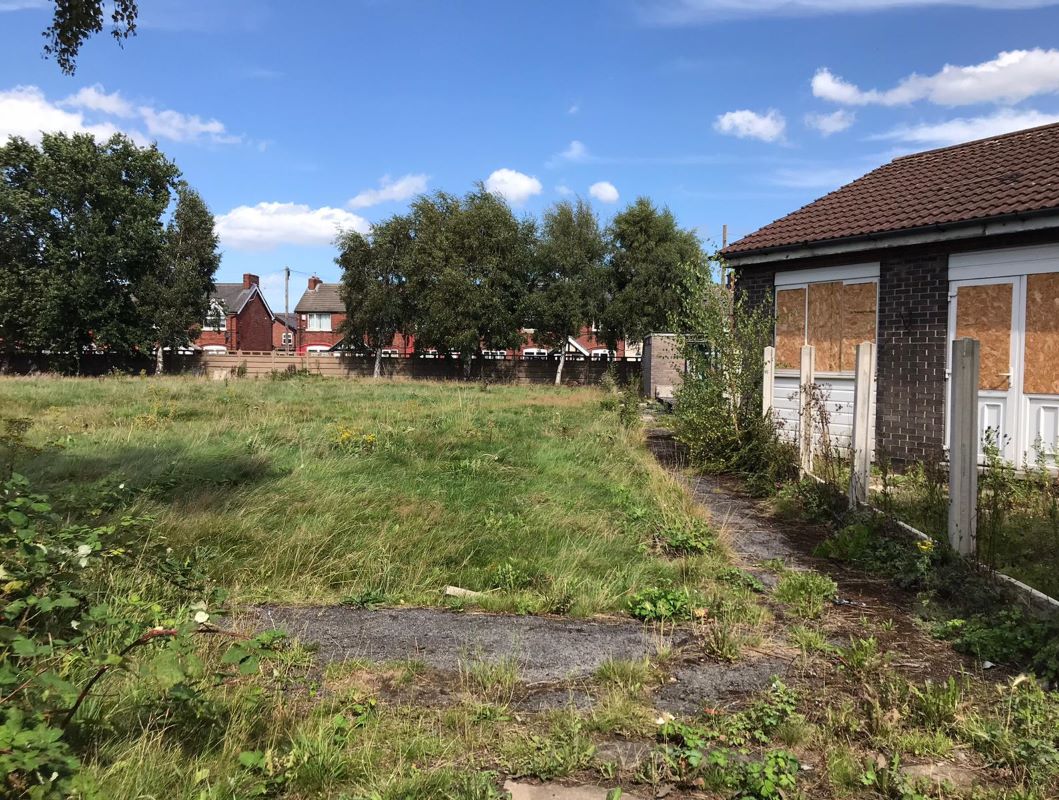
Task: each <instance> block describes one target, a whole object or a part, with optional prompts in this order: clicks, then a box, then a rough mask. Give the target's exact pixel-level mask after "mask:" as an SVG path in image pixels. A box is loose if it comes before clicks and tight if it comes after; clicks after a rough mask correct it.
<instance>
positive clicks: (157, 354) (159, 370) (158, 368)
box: [154, 344, 165, 375]
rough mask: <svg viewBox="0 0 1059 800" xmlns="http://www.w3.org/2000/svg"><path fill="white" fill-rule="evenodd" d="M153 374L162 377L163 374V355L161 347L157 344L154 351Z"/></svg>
mask: <svg viewBox="0 0 1059 800" xmlns="http://www.w3.org/2000/svg"><path fill="white" fill-rule="evenodd" d="M154 374H155V375H164V374H165V355H164V353H163V351H162V345H161V344H159V345H158V347H157V348H155V351H154Z"/></svg>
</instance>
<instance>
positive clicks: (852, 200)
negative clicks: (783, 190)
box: [724, 124, 1059, 464]
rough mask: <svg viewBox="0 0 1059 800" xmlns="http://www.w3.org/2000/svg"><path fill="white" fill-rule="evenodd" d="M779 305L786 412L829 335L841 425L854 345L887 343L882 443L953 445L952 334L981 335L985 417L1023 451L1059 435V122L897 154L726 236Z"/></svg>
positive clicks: (764, 298)
mask: <svg viewBox="0 0 1059 800" xmlns="http://www.w3.org/2000/svg"><path fill="white" fill-rule="evenodd" d="M724 255H725V256H726V258H727V260H728V262H729V264H730V265H731V266H732V267H734V268H735V270H736V271H737V275H738V277H737V288H738V291H740V292H741V293H743V294H744V296H746V297H747V298H748V299H749V300H750V301H751V302H752V303H766V302H771V303H772V304H773V308H774V310H775V347H776V367H777V370H776V377H775V388H774V393H775V398H776V412H777V414H778V415H779V416H780V417H781V418H782V417H786V418H787V420H788V421H794V420H796V415H797V411H796V401H795V399H794V395H796V393H797V388H798V363H799V350H800V348H801V347H802V346H803V345H805V344H811V345H814V346H815V347H816V370H817V382H818V383H820V384H822V385H823V387H824V388H825V390H828V391H829V392H830V408H831V412H832V433H833V434H836V435H837V436H838V437H839V438H842V437H843V436H848V432H849V429H850V426H851V422H852V420H851V410H852V403H851V398H852V386H853V366H854V365H853V356H854V348H855V345H856V344H857V343H859V342H862V341H874V342H876V343H877V355H876V360H877V366H876V386H877V397H876V418H875V446H876V451H877V453H883V454H886V455H888V456H889V457H891V458H893V459H895V460H899V461H911V460H918V459H924V458H931V459H933V458H938V457H939V456H942V455H943V454H944V448H945V442H946V422H947V421H946V413H947V393H948V374H949V373H948V360H949V357H950V355H949V354H950V352H951V347H950V342H951V341H952V340H953V339H955V338H962V337H970V338H974V339H978V340H979V341H980V342H981V370H980V382H979V425H980V428H981V431H982V433H983V435H984V433H985V431H986V430H987V429H991V430H993V431H994V432H995V433H996V434H997V436H998V439H999V442H1000V443H1001V445H1002V448H1003V453H1004V455H1005V456H1006V457H1007V458H1008V459H1009V460H1011V461H1013V462H1015V463H1019V464H1021V463H1023V461H1024V460H1027V459H1028V460H1029V461H1030V462H1032V461H1033V459H1034V450H1035V447H1037V446H1039V447H1041V448H1043V449H1044V450H1045V451H1046V452H1047V453H1048V454H1049V457H1050V458H1051V461H1052V463H1053V464H1054V463H1055V453H1056V450H1057V449H1059V124H1056V125H1047V126H1043V127H1039V128H1033V129H1029V130H1023V131H1018V132H1016V133H1011V134H1007V135H1003V136H996V137H992V138H989V139H982V140H979V141H974V142H970V143H968V144H962V145H957V146H954V147H948V148H943V149H940V150H931V151H928V152H923V153H917V154H914V155H909V156H904V157H902V158H897V159H894V160H893V161H891V162H890V163H888V164H886V165H884V166H882V167H880V168H878V169H876V170H874V171H872V172H870V173H868V174H867V175H865V176H864V177H862V178H859V179H858V180H855V181H853V182H852V183H850V184H848V185H846V186H843V187H842V188H840V189H838V190H836V191H834V192H832V193H831V194H828V195H826V196H825V197H822V198H820V199H819V200H816V201H815V202H813V203H810V204H809V205H807V206H805V207H804V208H801V209H799V210H797V211H795V212H793V213H791V214H788V215H787V216H785V217H783V218H781V219H779V220H776V221H775V222H772V223H771V224H769V225H766V226H765V227H763V228H761V229H760V230H758V231H756V232H754V233H752V234H750V235H749V236H746V237H744V238H742V239H740V240H738V241H736V242H735V243H733V244H731V245H730V246H729V247H727V248H726V249H725V250H724Z"/></svg>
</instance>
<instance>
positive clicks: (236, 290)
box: [210, 283, 257, 314]
mask: <svg viewBox="0 0 1059 800" xmlns="http://www.w3.org/2000/svg"><path fill="white" fill-rule="evenodd" d="M255 291H257V287H256V286H251V287H250V288H249V289H244V288H243V284H241V283H218V284H215V285H214V289H213V292H212V293H211V294H210V299H211V300H217V301H219V302H220V303H222V304H223V305H224V309H225V311H226V312H227V313H229V314H238V313H239V312H240V311H242V310H243V306H245V305H246V303H247V301H248V300H249V299H250V298H251V297H253V296H254V292H255Z"/></svg>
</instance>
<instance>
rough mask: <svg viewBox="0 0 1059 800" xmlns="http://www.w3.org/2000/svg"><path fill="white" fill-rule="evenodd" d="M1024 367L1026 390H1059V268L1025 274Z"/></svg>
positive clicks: (1050, 391)
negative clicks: (1034, 273) (1035, 273)
mask: <svg viewBox="0 0 1059 800" xmlns="http://www.w3.org/2000/svg"><path fill="white" fill-rule="evenodd" d="M960 292H961V294H960V298H961V299H962V298H963V294H962V292H963V290H962V289H961V290H960ZM1024 369H1025V376H1024V380H1023V391H1024V392H1026V393H1027V394H1059V272H1046V273H1042V274H1040V275H1029V276H1027V278H1026V358H1025V363H1024Z"/></svg>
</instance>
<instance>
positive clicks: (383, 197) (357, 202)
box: [347, 173, 430, 208]
mask: <svg viewBox="0 0 1059 800" xmlns="http://www.w3.org/2000/svg"><path fill="white" fill-rule="evenodd" d="M429 180H430V176H429V175H423V174H421V173H419V174H411V173H409V174H408V175H402V176H401V177H400V178H398V179H397V180H393V179H391V178H390V176H389V175H383V176H382V178H381V179H380V180H379V188H378V189H365V190H363V191H362V192H358V193H357V195H356V196H355V197H354V198H353V199H352V200H350V201H349V203H347V205H348V206H349V207H350V208H368V207H369V206H377V205H378V204H379V203H386V202H397V201H401V200H407V199H408V198H409V197H414V196H415V195H417V194H422V193H423V192H425V191H426V190H427V181H429Z"/></svg>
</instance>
